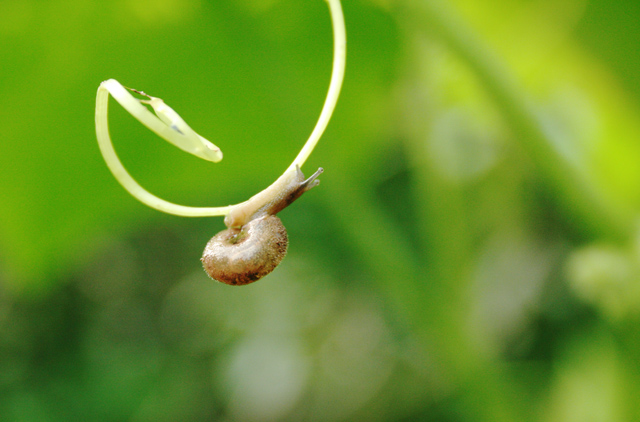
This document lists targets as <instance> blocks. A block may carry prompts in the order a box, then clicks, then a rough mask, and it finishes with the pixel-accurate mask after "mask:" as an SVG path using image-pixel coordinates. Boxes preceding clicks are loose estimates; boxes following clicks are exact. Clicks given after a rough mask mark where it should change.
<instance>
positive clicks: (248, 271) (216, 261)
mask: <svg viewBox="0 0 640 422" xmlns="http://www.w3.org/2000/svg"><path fill="white" fill-rule="evenodd" d="M322 172H323V169H322V168H319V169H318V171H316V172H315V173H314V174H313V175H311V177H309V178H308V179H306V180H305V178H304V175H303V174H302V171H301V170H300V168H299V167H298V166H296V167H295V170H293V171H288V172H285V174H284V175H283V176H282V177H281V178H280V179H278V181H276V183H274V184H273V185H272V186H270V187H269V188H267V189H266V190H264V191H262V192H260V193H259V194H257V195H255V196H254V197H252V198H251V199H249V200H248V201H247V202H245V203H243V204H240V205H238V206H237V207H236V208H234V210H232V211H231V212H230V213H229V214H228V215H227V217H226V218H225V219H224V223H225V225H226V226H227V227H228V228H227V229H226V230H223V231H221V232H220V233H218V234H216V235H215V236H213V238H211V240H210V241H209V242H208V243H207V246H206V247H205V249H204V252H203V254H202V258H201V261H202V264H203V266H204V269H205V271H206V272H207V274H209V276H210V277H211V278H213V279H214V280H217V281H220V282H222V283H225V284H230V285H244V284H249V283H253V282H254V281H257V280H259V279H260V278H262V277H264V276H265V275H267V274H269V273H270V272H271V271H273V270H274V269H275V268H276V267H277V266H278V264H280V262H281V261H282V259H283V258H284V256H285V255H286V253H287V246H288V244H289V239H288V236H287V231H286V229H285V228H284V225H283V224H282V221H281V220H280V218H278V217H277V216H276V214H277V213H278V212H280V211H282V210H283V209H284V208H286V207H287V206H289V205H290V204H291V203H292V202H293V201H295V200H296V199H298V198H299V197H300V196H301V195H302V194H303V193H305V192H306V191H308V190H309V189H311V188H312V187H314V186H317V185H318V184H319V183H320V181H319V180H317V177H318V176H319V175H320V174H321V173H322Z"/></svg>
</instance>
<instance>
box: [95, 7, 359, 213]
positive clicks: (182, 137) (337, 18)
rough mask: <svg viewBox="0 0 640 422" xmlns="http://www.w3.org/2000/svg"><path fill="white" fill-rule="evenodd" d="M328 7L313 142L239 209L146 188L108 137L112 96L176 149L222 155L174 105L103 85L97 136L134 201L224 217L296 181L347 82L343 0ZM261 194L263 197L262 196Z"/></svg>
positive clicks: (162, 208) (206, 156)
mask: <svg viewBox="0 0 640 422" xmlns="http://www.w3.org/2000/svg"><path fill="white" fill-rule="evenodd" d="M326 2H327V3H328V4H329V11H330V14H331V22H332V25H333V42H334V50H333V70H332V73H331V82H330V84H329V90H328V92H327V98H326V99H325V102H324V106H323V108H322V111H321V113H320V117H319V118H318V122H317V123H316V126H315V128H314V129H313V131H312V132H311V135H310V136H309V139H308V140H307V142H306V143H305V144H304V146H303V147H302V149H301V150H300V152H299V153H298V156H297V157H296V158H295V160H293V162H292V163H291V165H290V166H289V167H288V168H287V169H286V170H285V172H284V173H283V174H282V176H280V177H279V178H278V180H276V181H275V182H274V183H273V184H272V185H271V186H269V187H267V188H266V189H265V190H264V191H262V192H260V193H258V194H256V195H254V196H253V197H252V198H251V199H249V200H247V201H245V202H242V203H240V204H236V205H229V206H226V207H188V206H184V205H178V204H174V203H172V202H168V201H165V200H164V199H161V198H158V197H157V196H155V195H153V194H151V193H150V192H148V191H147V190H146V189H144V188H143V187H142V186H140V184H138V182H136V181H135V179H134V178H133V177H131V175H130V174H129V173H128V172H127V170H126V169H125V168H124V166H123V165H122V163H121V162H120V159H119V158H118V156H117V154H116V152H115V150H114V148H113V144H112V142H111V137H110V135H109V123H108V106H109V94H111V95H112V96H113V98H115V99H116V101H117V102H118V103H120V105H121V106H122V107H124V109H125V110H127V111H128V112H129V113H130V114H131V115H132V116H133V117H135V118H136V119H138V120H139V121H140V122H141V123H142V124H143V125H145V126H146V127H148V128H149V129H151V130H152V131H153V132H154V133H156V134H157V135H158V136H160V137H161V138H163V139H165V140H166V141H167V142H170V143H171V144H173V145H175V146H177V147H178V148H180V149H182V150H183V151H186V152H188V153H191V154H193V155H195V156H196V157H199V158H202V159H204V160H208V161H212V162H214V163H217V162H219V161H220V160H222V152H221V151H220V148H218V147H217V146H215V145H214V144H212V143H211V142H209V141H208V140H206V139H205V138H203V137H202V136H200V135H199V134H197V133H196V132H195V131H194V130H193V129H191V127H189V125H188V124H187V123H186V122H185V121H184V120H182V118H181V117H180V116H179V115H178V113H176V112H175V111H174V110H173V109H172V108H171V107H169V106H168V105H166V104H165V103H164V101H162V100H161V99H160V98H157V97H152V96H150V95H147V94H145V93H144V92H142V91H137V90H135V89H131V88H125V87H123V86H122V85H121V84H120V83H119V82H118V81H116V80H115V79H109V80H107V81H104V82H102V83H101V84H100V87H99V88H98V94H97V98H96V135H97V137H98V145H99V146H100V151H101V153H102V156H103V157H104V160H105V161H106V163H107V166H108V167H109V169H110V170H111V173H113V175H114V177H115V178H116V179H117V180H118V182H120V184H121V185H122V186H123V187H124V188H125V189H126V190H127V191H128V192H129V193H130V194H131V195H133V196H134V197H135V198H137V199H138V200H139V201H141V202H142V203H144V204H145V205H148V206H150V207H151V208H155V209H157V210H159V211H163V212H166V213H169V214H174V215H180V216H184V217H210V216H225V215H228V214H229V213H230V212H231V211H237V210H238V209H239V208H243V207H250V208H256V209H257V208H259V207H260V206H261V202H263V201H265V200H266V201H268V200H269V198H265V197H266V196H269V195H265V193H267V192H272V191H273V190H274V189H270V188H272V187H275V186H277V185H279V184H282V183H283V181H285V180H288V179H290V178H291V177H293V174H295V172H296V171H297V170H296V169H297V168H300V167H302V165H303V164H304V163H305V161H306V160H307V158H309V155H310V154H311V152H312V151H313V149H314V148H315V146H316V145H317V143H318V141H319V140H320V137H321V136H322V134H323V133H324V130H325V129H326V127H327V125H328V124H329V120H330V118H331V115H332V114H333V110H334V109H335V106H336V103H337V102H338V97H339V95H340V89H341V87H342V81H343V79H344V70H345V64H346V44H347V42H346V30H345V25H344V16H343V15H342V7H341V5H340V1H339V0H326ZM129 91H132V92H135V93H137V94H140V95H143V96H145V97H147V98H148V99H147V100H140V99H138V98H136V97H134V96H133V95H131V93H130V92H129ZM144 104H147V105H149V106H150V107H151V108H152V109H153V110H154V112H155V115H154V114H153V113H152V112H151V111H149V109H148V108H147V107H145V106H144ZM261 194H262V195H261Z"/></svg>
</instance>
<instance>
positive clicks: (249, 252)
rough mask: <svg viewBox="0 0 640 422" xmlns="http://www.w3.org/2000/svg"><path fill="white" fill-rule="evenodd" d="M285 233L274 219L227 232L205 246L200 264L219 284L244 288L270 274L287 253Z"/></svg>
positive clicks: (280, 223) (224, 231) (268, 218)
mask: <svg viewBox="0 0 640 422" xmlns="http://www.w3.org/2000/svg"><path fill="white" fill-rule="evenodd" d="M288 244H289V240H288V238H287V231H286V230H285V228H284V226H283V225H282V222H281V221H280V219H279V218H278V217H276V216H275V215H265V216H263V217H260V218H256V219H254V220H251V221H250V222H248V223H247V224H245V225H244V226H242V227H241V228H239V229H233V228H232V229H227V230H223V231H221V232H220V233H218V234H216V235H215V236H214V237H213V238H212V239H211V240H210V241H209V243H207V246H206V247H205V249H204V253H203V254H202V259H201V261H202V264H203V265H204V269H205V271H206V272H207V274H209V276H210V277H211V278H213V279H215V280H218V281H220V282H222V283H226V284H231V285H244V284H249V283H253V282H254V281H256V280H259V279H260V278H262V277H264V276H265V275H267V274H269V273H270V272H271V271H273V269H274V268H275V267H276V266H278V264H279V263H280V261H282V258H284V256H285V255H286V253H287V245H288Z"/></svg>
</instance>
